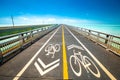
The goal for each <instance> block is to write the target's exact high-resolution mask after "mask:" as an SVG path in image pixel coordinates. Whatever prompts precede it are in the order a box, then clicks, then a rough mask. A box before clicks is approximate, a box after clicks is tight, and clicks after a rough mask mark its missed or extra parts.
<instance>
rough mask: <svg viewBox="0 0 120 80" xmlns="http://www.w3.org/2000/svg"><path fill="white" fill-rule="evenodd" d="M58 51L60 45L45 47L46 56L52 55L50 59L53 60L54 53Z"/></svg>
mask: <svg viewBox="0 0 120 80" xmlns="http://www.w3.org/2000/svg"><path fill="white" fill-rule="evenodd" d="M59 51H60V45H59V44H55V45H53V44H49V45H47V46H46V47H45V52H47V54H46V55H50V54H52V58H54V55H55V53H56V52H59Z"/></svg>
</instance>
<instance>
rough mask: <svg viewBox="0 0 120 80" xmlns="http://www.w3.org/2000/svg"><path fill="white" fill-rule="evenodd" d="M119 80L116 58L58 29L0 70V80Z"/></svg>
mask: <svg viewBox="0 0 120 80" xmlns="http://www.w3.org/2000/svg"><path fill="white" fill-rule="evenodd" d="M62 79H66V80H67V79H71V80H120V57H119V56H117V55H115V54H113V53H112V52H109V51H106V50H105V49H104V48H103V47H101V46H99V45H97V44H95V43H94V42H92V41H90V40H88V39H87V38H85V37H83V36H82V35H80V34H79V33H77V32H75V31H74V30H72V29H71V28H70V27H68V26H65V25H60V27H58V28H57V29H55V30H53V31H52V32H50V33H49V34H48V35H45V36H44V37H43V38H41V39H40V40H39V41H37V42H36V43H34V44H33V45H31V46H30V47H28V48H27V49H25V50H24V51H22V52H21V53H19V54H18V55H16V56H15V57H14V58H12V59H10V60H9V61H7V62H6V63H4V64H3V65H1V66H0V80H62Z"/></svg>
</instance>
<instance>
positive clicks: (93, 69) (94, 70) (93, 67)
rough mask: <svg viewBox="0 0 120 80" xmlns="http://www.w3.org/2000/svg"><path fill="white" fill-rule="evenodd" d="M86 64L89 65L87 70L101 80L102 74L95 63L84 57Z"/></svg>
mask: <svg viewBox="0 0 120 80" xmlns="http://www.w3.org/2000/svg"><path fill="white" fill-rule="evenodd" d="M83 58H84V64H85V65H87V66H86V68H87V69H88V70H89V71H90V72H91V73H92V74H93V75H94V76H96V77H97V78H100V72H99V70H98V68H97V66H96V65H95V64H94V62H93V61H92V60H91V59H90V58H89V57H87V56H84V57H83Z"/></svg>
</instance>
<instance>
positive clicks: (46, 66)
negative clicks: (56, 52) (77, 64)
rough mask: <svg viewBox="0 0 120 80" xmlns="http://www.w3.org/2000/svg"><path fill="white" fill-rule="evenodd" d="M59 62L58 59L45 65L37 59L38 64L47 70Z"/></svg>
mask: <svg viewBox="0 0 120 80" xmlns="http://www.w3.org/2000/svg"><path fill="white" fill-rule="evenodd" d="M59 61H60V59H57V60H55V61H53V62H51V63H49V64H47V65H46V64H44V63H43V61H42V60H41V59H40V58H38V62H39V63H40V64H41V65H42V67H43V68H48V67H50V66H52V65H53V64H55V63H57V62H59Z"/></svg>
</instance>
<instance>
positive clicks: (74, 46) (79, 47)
mask: <svg viewBox="0 0 120 80" xmlns="http://www.w3.org/2000/svg"><path fill="white" fill-rule="evenodd" d="M67 48H68V50H70V49H72V48H77V49H80V50H84V49H83V48H82V47H81V46H77V45H74V44H72V45H69V46H67Z"/></svg>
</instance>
